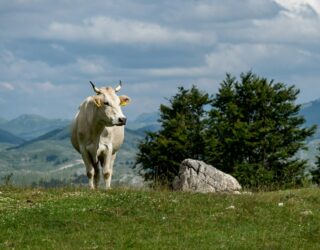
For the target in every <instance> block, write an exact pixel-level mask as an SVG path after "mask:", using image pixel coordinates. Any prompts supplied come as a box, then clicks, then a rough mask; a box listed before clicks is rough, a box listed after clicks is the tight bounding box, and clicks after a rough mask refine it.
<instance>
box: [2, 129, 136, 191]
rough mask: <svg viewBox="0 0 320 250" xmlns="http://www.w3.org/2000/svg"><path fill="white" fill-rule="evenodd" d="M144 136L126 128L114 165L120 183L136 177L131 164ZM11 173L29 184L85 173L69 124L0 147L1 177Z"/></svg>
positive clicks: (116, 178)
mask: <svg viewBox="0 0 320 250" xmlns="http://www.w3.org/2000/svg"><path fill="white" fill-rule="evenodd" d="M141 139H142V136H141V135H140V134H139V133H136V132H135V131H132V130H126V136H125V141H124V144H123V145H122V147H121V149H120V151H119V153H118V156H117V159H116V162H115V166H114V178H113V180H114V181H116V182H121V179H122V180H124V179H123V178H129V177H130V176H131V177H132V178H134V176H135V173H134V171H133V170H132V169H131V166H132V165H133V164H134V161H135V155H136V152H137V143H138V142H139V140H141ZM0 145H1V144H0ZM8 148H9V150H8ZM10 173H13V181H14V183H15V184H17V185H30V184H32V183H33V182H38V181H39V180H41V179H42V180H45V181H50V180H51V179H58V180H61V181H62V180H64V179H65V180H67V182H69V181H71V179H72V178H74V177H75V175H83V174H85V167H84V165H83V163H82V161H81V156H80V154H79V153H78V152H77V151H76V150H75V149H73V147H72V145H71V143H70V128H69V126H67V127H64V128H60V129H56V130H53V131H50V132H48V133H46V134H44V135H42V136H40V137H37V138H35V139H33V140H30V141H26V142H24V143H22V144H20V145H10V146H9V145H8V144H5V146H2V147H0V176H2V177H3V176H6V175H8V174H10Z"/></svg>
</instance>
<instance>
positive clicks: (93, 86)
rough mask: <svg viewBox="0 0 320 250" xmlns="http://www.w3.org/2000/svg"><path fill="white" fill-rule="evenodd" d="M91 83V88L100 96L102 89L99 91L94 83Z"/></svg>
mask: <svg viewBox="0 0 320 250" xmlns="http://www.w3.org/2000/svg"><path fill="white" fill-rule="evenodd" d="M90 83H91V86H92V88H93V90H94V92H96V93H97V94H100V93H101V91H100V89H98V88H97V87H96V86H95V85H94V84H93V82H91V81H90Z"/></svg>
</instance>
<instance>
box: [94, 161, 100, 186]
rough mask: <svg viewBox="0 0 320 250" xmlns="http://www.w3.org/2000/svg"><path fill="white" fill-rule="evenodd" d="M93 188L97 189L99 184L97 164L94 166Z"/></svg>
mask: <svg viewBox="0 0 320 250" xmlns="http://www.w3.org/2000/svg"><path fill="white" fill-rule="evenodd" d="M93 180H94V187H95V188H98V187H99V182H100V169H99V163H97V164H95V165H94V176H93Z"/></svg>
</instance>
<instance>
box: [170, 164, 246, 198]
mask: <svg viewBox="0 0 320 250" xmlns="http://www.w3.org/2000/svg"><path fill="white" fill-rule="evenodd" d="M172 185H173V189H174V190H179V191H189V192H200V193H216V192H219V193H235V192H238V191H239V190H241V186H240V184H239V182H238V181H237V180H236V179H235V178H234V177H232V176H231V175H229V174H226V173H224V172H222V171H220V170H218V169H216V168H214V167H213V166H211V165H207V164H206V163H204V162H202V161H197V160H192V159H186V160H184V161H183V162H182V163H181V165H180V169H179V174H178V176H176V177H175V179H174V181H173V183H172Z"/></svg>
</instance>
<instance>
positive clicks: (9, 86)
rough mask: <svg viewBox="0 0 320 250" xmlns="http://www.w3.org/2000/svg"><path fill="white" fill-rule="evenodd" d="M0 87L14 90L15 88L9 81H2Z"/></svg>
mask: <svg viewBox="0 0 320 250" xmlns="http://www.w3.org/2000/svg"><path fill="white" fill-rule="evenodd" d="M0 89H3V90H7V91H12V90H14V86H13V85H12V84H11V83H9V82H0Z"/></svg>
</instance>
